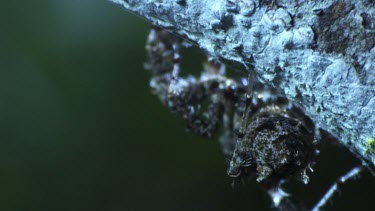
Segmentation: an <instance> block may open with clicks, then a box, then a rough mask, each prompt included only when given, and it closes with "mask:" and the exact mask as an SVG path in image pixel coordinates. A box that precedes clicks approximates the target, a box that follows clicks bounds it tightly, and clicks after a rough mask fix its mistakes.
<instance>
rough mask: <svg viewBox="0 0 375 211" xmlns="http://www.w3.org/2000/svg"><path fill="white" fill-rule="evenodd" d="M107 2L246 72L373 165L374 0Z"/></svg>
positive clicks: (123, 0)
mask: <svg viewBox="0 0 375 211" xmlns="http://www.w3.org/2000/svg"><path fill="white" fill-rule="evenodd" d="M110 1H112V2H115V3H118V4H121V5H122V6H124V7H125V8H126V9H127V10H130V11H133V12H135V13H136V14H138V15H140V16H142V17H144V18H146V19H147V20H148V21H150V22H151V23H153V24H155V25H159V26H161V27H163V28H167V29H169V30H171V31H173V32H174V33H176V34H178V35H180V36H182V37H185V38H187V39H189V40H191V41H192V42H194V43H196V44H197V45H199V47H200V48H202V49H203V50H204V51H206V52H207V53H208V54H210V55H212V56H214V57H216V58H218V59H220V60H223V61H225V62H226V63H228V62H229V63H231V64H234V65H236V66H237V67H240V68H242V69H245V70H247V71H253V70H254V71H255V72H256V74H257V77H258V78H259V80H261V81H262V82H264V83H266V84H268V85H272V86H274V87H277V88H279V89H282V90H284V92H285V94H286V96H287V97H288V98H289V99H290V100H292V101H293V102H295V103H296V104H297V105H299V106H300V107H301V108H303V109H304V110H305V112H306V114H307V115H308V116H310V117H311V118H312V119H313V120H314V122H315V123H316V124H317V125H318V126H319V127H320V128H322V129H324V130H327V131H328V132H330V133H331V134H333V135H334V136H336V138H337V139H338V140H339V141H340V142H341V143H342V144H344V145H345V146H346V147H348V148H349V149H350V150H351V151H352V152H354V153H356V154H358V155H360V156H361V157H362V158H363V159H365V160H367V161H370V162H371V163H373V164H375V140H374V139H375V1H374V0H320V1H312V0H305V1H302V0H277V1H275V0H273V1H272V0H205V1H196V0H156V1H155V0H110ZM129 33H131V32H129Z"/></svg>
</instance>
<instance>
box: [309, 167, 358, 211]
mask: <svg viewBox="0 0 375 211" xmlns="http://www.w3.org/2000/svg"><path fill="white" fill-rule="evenodd" d="M363 170H364V166H363V165H360V166H356V167H354V168H352V169H351V170H350V171H348V172H347V173H346V174H344V175H343V176H341V177H340V178H338V179H337V180H336V182H335V183H333V185H332V186H331V187H330V188H329V189H328V191H327V192H326V193H325V194H324V196H323V197H322V198H321V199H320V201H319V202H318V203H317V204H316V205H315V207H314V208H313V209H312V211H319V210H321V208H322V207H323V206H325V205H326V204H327V202H328V201H329V200H331V199H332V197H333V195H334V194H335V193H336V192H338V191H339V186H340V185H343V184H344V183H345V182H347V181H348V180H350V179H354V178H355V177H357V176H358V175H359V174H360V173H361V172H362V171H363Z"/></svg>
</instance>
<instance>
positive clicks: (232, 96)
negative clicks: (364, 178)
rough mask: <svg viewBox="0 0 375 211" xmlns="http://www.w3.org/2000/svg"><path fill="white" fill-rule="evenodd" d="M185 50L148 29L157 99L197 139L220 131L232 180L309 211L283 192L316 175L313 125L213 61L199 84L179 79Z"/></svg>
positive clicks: (268, 91) (274, 94)
mask: <svg viewBox="0 0 375 211" xmlns="http://www.w3.org/2000/svg"><path fill="white" fill-rule="evenodd" d="M187 45H189V44H188V43H187V42H186V41H184V40H183V39H181V38H179V37H177V36H174V35H172V34H170V33H169V32H168V31H166V30H164V29H160V28H156V27H155V28H153V29H151V32H150V34H149V36H148V39H147V43H146V51H147V57H148V58H147V61H146V63H145V65H144V67H145V69H146V70H148V71H149V72H150V73H151V75H152V78H151V81H150V86H151V88H152V90H153V93H154V94H155V95H157V96H158V97H159V99H160V101H161V103H162V104H163V105H164V106H166V107H167V108H168V109H169V110H170V111H172V112H173V113H177V114H180V115H181V116H182V117H183V119H185V120H186V122H187V128H188V129H189V130H190V131H193V132H195V133H197V134H199V135H202V136H207V137H212V136H213V135H214V134H215V133H217V132H218V131H219V130H218V128H219V124H220V123H222V125H223V126H222V128H223V130H222V131H223V134H222V135H221V137H220V138H219V143H220V144H221V148H222V151H223V154H224V156H225V157H226V158H227V159H228V160H229V162H228V163H229V166H228V170H227V173H228V175H229V176H230V177H233V178H252V177H256V180H257V181H258V182H259V183H260V185H261V186H262V187H263V188H264V189H265V190H266V191H267V192H268V194H269V195H270V197H271V199H272V201H273V205H274V207H275V208H277V209H279V210H303V209H306V208H305V207H303V205H302V204H301V203H298V202H295V200H294V199H293V198H292V197H291V195H289V194H287V193H285V192H284V191H283V190H282V189H281V185H282V183H284V182H285V181H287V180H290V179H293V178H297V179H298V180H301V181H302V182H304V183H307V182H308V180H309V177H308V176H307V174H306V171H307V170H311V171H312V168H311V167H312V165H313V164H314V159H315V157H316V156H317V154H318V146H317V145H318V141H317V140H318V139H317V138H316V133H317V132H316V131H317V130H316V128H315V126H314V124H313V122H312V120H311V119H310V118H308V117H307V116H306V115H305V114H304V112H303V111H302V110H301V109H299V108H297V107H296V106H295V105H294V104H293V103H292V102H290V101H289V100H288V99H287V98H286V97H285V96H284V94H283V93H282V92H280V91H278V90H276V89H275V88H272V87H269V86H266V85H263V84H262V83H260V82H259V81H258V80H256V78H255V77H254V74H253V73H250V74H249V76H248V77H247V78H241V77H239V78H230V77H227V76H226V70H225V65H224V64H222V63H220V62H218V61H217V60H215V59H213V58H209V59H208V61H207V62H206V64H205V65H204V70H203V71H202V73H201V75H200V77H194V76H192V75H188V76H187V77H184V78H183V77H181V76H180V71H181V70H180V63H181V56H180V53H179V51H180V48H181V47H184V46H187ZM204 108H206V109H204ZM362 169H363V168H362V167H356V168H354V169H352V170H351V171H350V172H349V173H348V174H346V175H344V176H343V177H341V178H340V179H339V180H338V181H337V182H336V183H335V184H334V185H333V186H332V187H331V189H330V190H329V191H328V192H327V194H326V195H325V196H324V197H323V198H322V200H321V201H320V202H319V203H318V204H317V205H316V206H315V207H314V208H313V209H314V210H319V209H320V208H321V207H323V206H324V204H325V203H326V202H327V201H328V200H329V199H330V198H331V197H332V195H333V193H334V192H335V191H337V186H338V185H339V184H341V183H344V182H345V181H346V180H348V179H351V178H353V177H355V176H356V175H358V174H359V173H360V172H361V171H362Z"/></svg>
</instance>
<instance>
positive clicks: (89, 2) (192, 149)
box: [0, 0, 375, 211]
mask: <svg viewBox="0 0 375 211" xmlns="http://www.w3.org/2000/svg"><path fill="white" fill-rule="evenodd" d="M0 17H1V18H0V210H6V211H7V210H10V211H11V210H32V211H34V210H35V211H44V210H240V209H241V210H269V209H270V200H269V199H268V197H267V195H266V194H265V193H264V192H263V191H262V190H261V189H260V188H259V187H258V185H257V184H256V182H255V181H254V182H250V183H249V184H247V185H238V186H236V187H234V188H232V187H231V183H232V180H231V179H230V178H229V177H228V176H226V165H227V164H226V161H225V159H224V158H223V156H222V154H221V151H220V148H219V145H218V144H217V142H216V140H215V139H213V140H207V139H202V138H200V137H198V136H196V135H194V134H190V133H187V132H186V131H185V124H184V122H183V121H182V120H181V119H180V118H178V117H176V116H173V115H172V114H170V113H169V112H168V111H167V110H166V109H165V108H164V107H162V106H161V104H160V103H159V101H158V99H157V97H155V96H153V95H152V94H151V92H150V89H149V87H148V80H149V75H148V73H147V72H146V71H144V70H143V66H142V65H143V61H144V55H145V53H144V43H145V39H146V36H147V33H148V30H149V28H150V25H149V24H148V23H146V22H145V21H144V20H142V19H140V18H138V17H136V16H134V15H132V14H129V13H128V12H126V11H125V10H124V9H122V8H121V7H120V6H118V5H115V4H113V3H110V2H108V1H104V0H65V1H57V0H56V1H53V0H40V1H37V2H35V1H23V2H22V3H20V1H3V2H2V3H1V6H0ZM183 56H184V59H185V60H184V64H183V65H184V66H183V68H184V69H185V70H194V71H197V70H198V71H199V70H200V69H201V62H203V60H204V56H203V55H202V54H200V53H199V52H198V50H196V49H195V50H194V49H192V50H188V51H186V52H185V54H184V55H183ZM358 163H359V161H358V160H357V159H356V158H355V157H354V156H352V155H351V154H350V153H349V152H347V151H346V150H345V149H343V148H340V147H329V148H327V149H323V150H321V155H320V156H319V158H318V162H317V165H316V166H315V168H314V169H315V172H314V173H312V174H310V175H311V180H310V181H311V182H310V183H309V184H308V185H303V184H302V183H300V182H296V181H294V182H292V183H291V184H290V185H286V190H287V191H288V192H291V193H294V194H295V195H297V196H298V197H299V198H300V199H302V200H303V201H305V202H306V204H308V205H309V206H312V205H313V204H315V203H316V202H317V201H318V200H319V199H320V197H321V196H322V195H323V193H324V192H325V191H326V190H327V189H328V187H329V186H330V185H331V183H332V182H333V181H334V180H335V179H336V178H337V177H338V176H339V175H341V174H343V173H344V172H346V171H347V170H349V169H350V168H352V167H353V166H355V165H356V164H358ZM374 188H375V180H374V178H373V177H372V176H370V174H369V173H368V172H366V173H365V174H363V176H362V177H361V179H360V180H357V181H351V182H349V183H348V184H347V185H345V186H344V187H342V188H341V195H340V196H336V197H335V198H334V202H333V205H331V206H328V207H327V210H352V209H356V208H358V207H360V208H361V210H366V209H367V210H368V209H371V208H373V201H372V200H373V196H374Z"/></svg>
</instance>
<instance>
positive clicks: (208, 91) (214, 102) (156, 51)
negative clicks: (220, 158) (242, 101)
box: [145, 29, 237, 137]
mask: <svg viewBox="0 0 375 211" xmlns="http://www.w3.org/2000/svg"><path fill="white" fill-rule="evenodd" d="M181 42H182V41H181V39H179V38H176V37H174V36H173V35H171V34H169V33H168V32H166V31H165V30H160V29H152V30H151V32H150V35H149V37H148V40H147V44H146V50H147V53H148V60H147V62H146V64H145V69H148V70H150V72H151V74H152V79H151V82H150V86H151V87H152V88H153V90H154V93H155V94H156V95H157V96H158V97H159V99H160V100H161V101H162V103H163V104H164V105H165V106H167V107H168V109H169V110H171V111H172V112H175V113H178V114H180V115H182V117H183V118H184V119H185V120H186V121H187V124H188V128H189V129H190V130H192V131H193V132H196V133H198V134H200V135H204V136H209V137H210V136H212V135H213V133H214V132H215V131H216V129H217V128H218V124H219V122H220V120H221V119H222V116H223V112H224V105H223V100H222V99H223V97H222V96H223V94H224V92H227V90H228V89H231V87H232V86H237V85H236V82H235V81H233V80H231V79H227V78H226V77H225V76H223V74H224V66H223V65H221V64H219V63H214V62H211V63H209V65H208V67H207V68H206V70H205V71H204V72H203V74H202V76H201V77H200V78H195V77H193V76H188V77H186V78H182V77H180V76H179V73H180V62H181V56H180V53H179V49H180V46H181ZM204 102H208V106H207V109H206V110H205V111H203V112H200V111H199V110H200V107H201V104H202V103H204Z"/></svg>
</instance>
